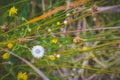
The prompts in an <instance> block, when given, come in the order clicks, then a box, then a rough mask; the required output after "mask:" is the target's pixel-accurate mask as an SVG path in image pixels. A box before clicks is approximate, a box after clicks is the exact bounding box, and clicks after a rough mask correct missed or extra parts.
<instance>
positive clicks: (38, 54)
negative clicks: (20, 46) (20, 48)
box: [31, 46, 45, 58]
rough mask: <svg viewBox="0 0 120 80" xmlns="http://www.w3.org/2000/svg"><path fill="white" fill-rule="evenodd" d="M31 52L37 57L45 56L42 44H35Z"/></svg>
mask: <svg viewBox="0 0 120 80" xmlns="http://www.w3.org/2000/svg"><path fill="white" fill-rule="evenodd" d="M31 52H32V55H33V56H34V57H35V58H41V57H43V56H44V52H45V50H44V48H43V47H42V46H34V47H33V48H32V51H31Z"/></svg>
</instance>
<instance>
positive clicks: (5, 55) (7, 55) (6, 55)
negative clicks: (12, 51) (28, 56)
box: [2, 53, 10, 59]
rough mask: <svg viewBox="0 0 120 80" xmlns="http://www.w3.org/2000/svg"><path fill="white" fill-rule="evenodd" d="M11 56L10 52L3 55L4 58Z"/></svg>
mask: <svg viewBox="0 0 120 80" xmlns="http://www.w3.org/2000/svg"><path fill="white" fill-rule="evenodd" d="M9 57H10V55H9V54H8V53H5V54H3V55H2V59H8V58H9Z"/></svg>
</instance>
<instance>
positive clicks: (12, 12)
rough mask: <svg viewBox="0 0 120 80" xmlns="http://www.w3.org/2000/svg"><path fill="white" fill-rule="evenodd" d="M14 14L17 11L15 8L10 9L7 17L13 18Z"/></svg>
mask: <svg viewBox="0 0 120 80" xmlns="http://www.w3.org/2000/svg"><path fill="white" fill-rule="evenodd" d="M14 14H17V9H16V8H15V6H13V7H12V8H10V10H9V16H13V15H14Z"/></svg>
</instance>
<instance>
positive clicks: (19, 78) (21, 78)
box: [17, 72, 28, 80]
mask: <svg viewBox="0 0 120 80" xmlns="http://www.w3.org/2000/svg"><path fill="white" fill-rule="evenodd" d="M17 80H28V75H27V74H26V72H24V73H22V72H19V73H18V75H17Z"/></svg>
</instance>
